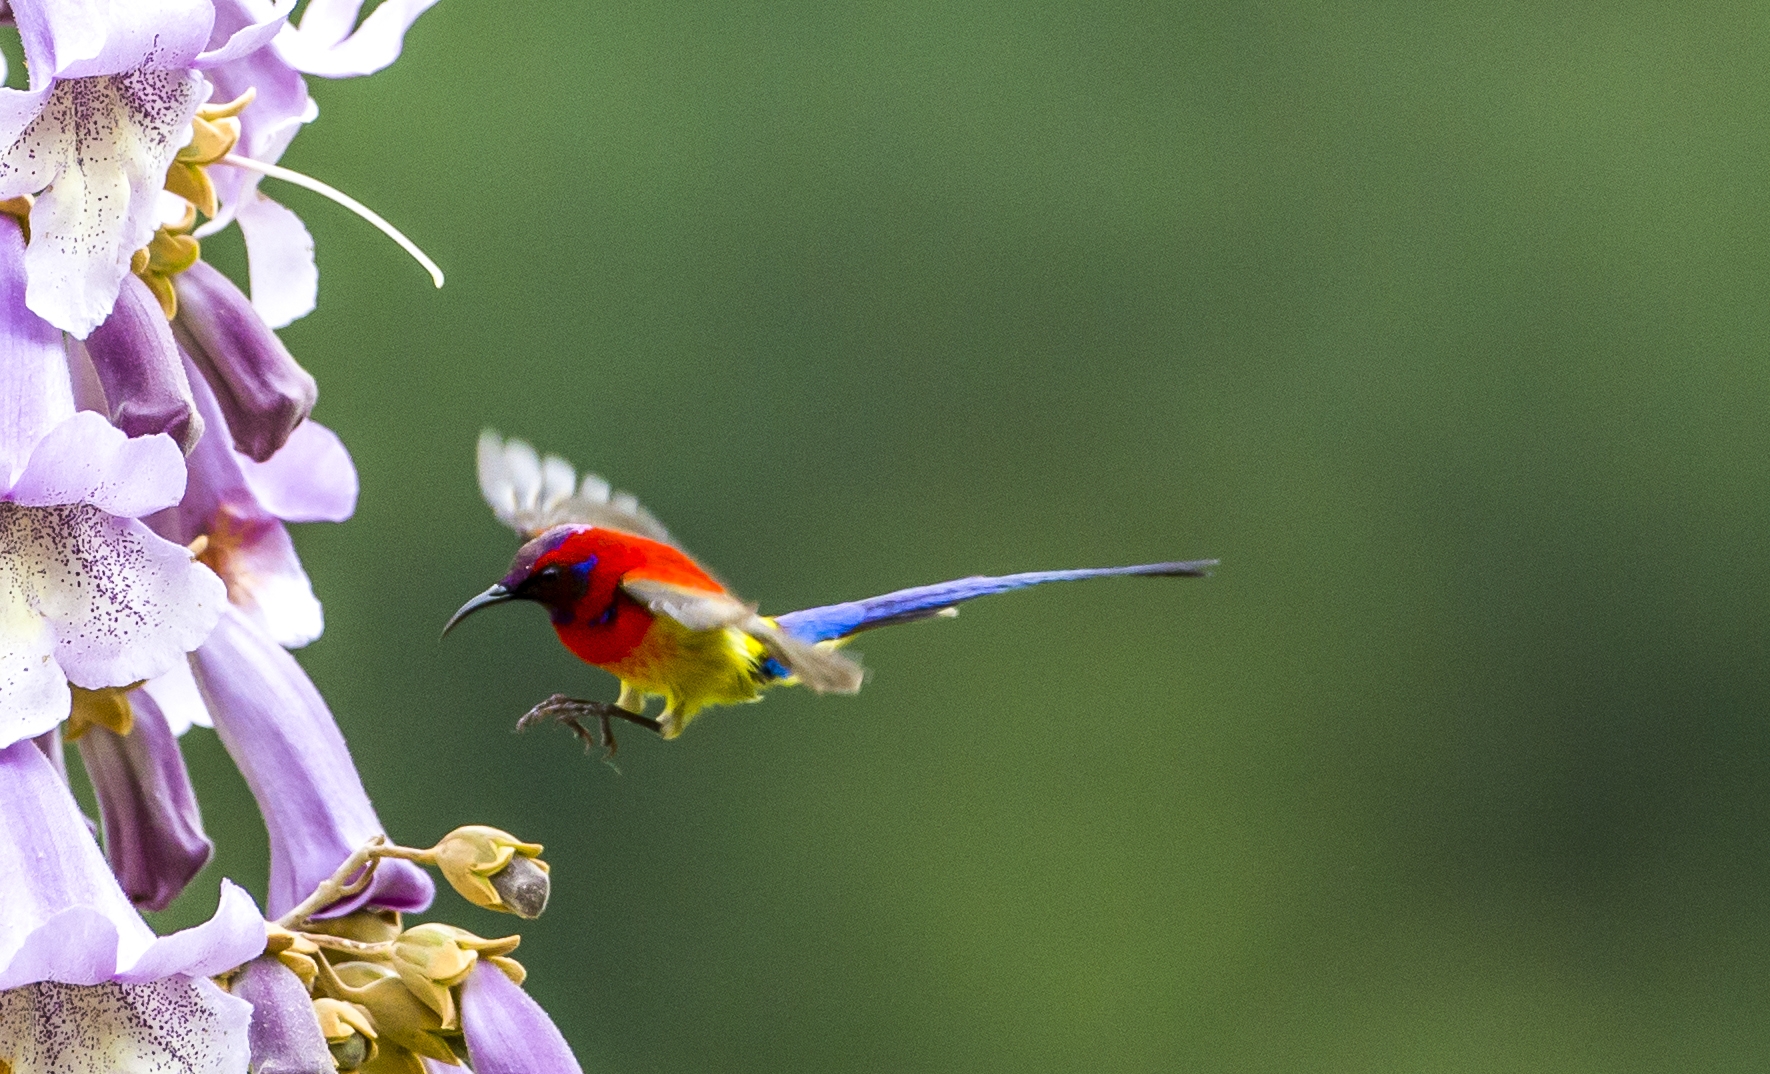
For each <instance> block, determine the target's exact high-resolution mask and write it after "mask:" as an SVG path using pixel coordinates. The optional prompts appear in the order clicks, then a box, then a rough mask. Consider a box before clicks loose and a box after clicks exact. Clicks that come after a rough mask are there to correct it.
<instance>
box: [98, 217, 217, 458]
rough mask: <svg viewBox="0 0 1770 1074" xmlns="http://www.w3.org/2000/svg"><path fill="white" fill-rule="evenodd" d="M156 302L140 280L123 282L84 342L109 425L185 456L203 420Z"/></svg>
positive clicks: (199, 434) (128, 278) (199, 433)
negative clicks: (161, 440)
mask: <svg viewBox="0 0 1770 1074" xmlns="http://www.w3.org/2000/svg"><path fill="white" fill-rule="evenodd" d="M193 241H194V240H193ZM170 288H171V285H170V284H168V285H167V291H166V294H168V295H170V294H171V293H172V292H171V289H170ZM158 298H159V296H158V295H157V294H155V293H154V291H153V290H152V289H151V288H150V286H149V285H148V284H147V283H146V282H144V281H143V280H142V278H141V277H139V276H125V277H123V283H122V290H121V291H119V292H118V294H117V304H116V305H115V306H113V307H111V314H110V316H109V317H107V318H106V319H105V322H104V323H103V324H101V325H99V326H98V327H97V328H95V329H93V330H92V334H91V335H90V336H88V337H86V353H87V354H88V355H90V356H91V358H92V368H93V369H94V370H95V371H96V372H97V373H98V382H99V384H100V385H101V386H102V387H103V388H104V397H105V402H106V404H107V405H108V407H109V409H110V417H111V424H112V425H115V426H116V427H117V428H119V429H121V430H123V432H124V433H126V434H127V435H129V436H146V435H148V434H150V433H166V434H168V435H170V436H171V437H172V439H174V440H176V441H177V442H178V446H179V448H180V449H182V450H183V451H184V453H185V454H186V455H189V454H190V452H191V449H192V448H194V447H196V446H197V441H198V440H199V439H201V438H202V436H203V419H202V417H201V416H199V415H198V414H197V403H196V400H195V399H194V398H193V397H192V396H191V385H190V381H189V380H188V379H187V378H186V377H185V374H184V360H183V359H181V358H180V357H179V355H178V345H177V344H176V343H174V342H173V341H172V329H171V328H169V327H168V326H167V324H166V317H165V316H164V314H163V312H162V308H161V304H160V302H159V301H158Z"/></svg>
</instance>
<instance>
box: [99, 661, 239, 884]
mask: <svg viewBox="0 0 1770 1074" xmlns="http://www.w3.org/2000/svg"><path fill="white" fill-rule="evenodd" d="M129 702H130V709H131V710H132V711H133V713H134V726H133V727H132V728H131V729H130V730H129V732H128V733H127V734H118V733H116V732H115V731H112V730H110V729H109V728H106V727H98V726H94V727H90V728H87V729H86V732H85V733H84V734H82V735H81V736H80V738H79V746H80V759H81V760H82V761H83V762H85V764H86V774H87V776H88V777H89V778H90V779H91V780H92V789H93V791H94V792H96V793H97V795H98V813H99V818H100V820H101V821H102V822H103V824H104V848H105V856H106V857H107V858H108V859H110V863H111V871H112V872H114V873H115V874H116V876H117V880H118V881H119V882H121V883H122V885H123V890H124V892H125V893H126V894H128V896H129V899H130V901H131V902H133V903H134V904H135V905H137V906H139V907H142V908H143V909H147V910H164V909H165V908H166V907H167V906H169V905H170V904H171V902H172V900H173V899H175V898H177V897H178V894H179V892H181V891H183V890H184V887H185V885H186V884H188V883H190V881H191V878H192V877H194V876H196V875H197V872H198V871H199V870H201V869H202V868H203V866H204V865H207V864H208V863H209V857H210V855H211V854H212V853H213V852H214V850H215V844H213V843H211V842H210V841H209V837H208V836H207V835H205V834H204V833H203V819H202V816H201V814H199V812H198V811H197V796H196V793H195V792H194V791H193V790H192V789H191V779H190V773H189V772H187V771H186V770H185V767H184V755H183V754H181V753H180V752H179V750H178V739H177V737H176V736H174V735H173V733H172V728H171V727H170V726H169V725H168V724H167V723H166V717H165V716H164V715H162V714H161V713H160V707H159V706H158V705H156V704H155V703H154V700H153V698H152V697H150V696H148V695H147V694H145V693H143V692H141V691H134V692H133V693H132V694H131V695H130V698H129Z"/></svg>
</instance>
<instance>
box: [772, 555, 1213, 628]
mask: <svg viewBox="0 0 1770 1074" xmlns="http://www.w3.org/2000/svg"><path fill="white" fill-rule="evenodd" d="M1216 565H1217V561H1216V560H1214V559H1195V560H1188V561H1186V562H1183V563H1142V564H1138V565H1137V566H1134V567H1091V568H1083V569H1081V570H1073V571H1027V572H1026V573H1024V574H1004V575H1000V576H998V577H989V576H986V575H974V576H973V577H970V578H955V579H953V580H952V581H950V582H936V583H935V584H934V585H919V586H916V587H914V588H913V589H899V590H897V591H896V592H895V593H885V594H882V595H880V596H877V597H868V598H866V599H865V600H851V601H848V602H847V603H845V604H826V605H824V606H823V607H821V608H806V609H805V610H804V611H798V612H788V613H787V614H786V615H782V616H777V617H776V618H775V623H776V625H778V626H779V627H780V629H781V630H782V631H784V632H786V633H787V634H790V635H792V636H793V637H795V638H798V639H799V640H801V641H810V642H818V641H835V640H837V639H839V638H846V637H848V636H849V635H851V634H858V633H860V632H861V631H863V630H871V629H873V628H874V627H882V626H891V625H892V624H894V623H912V622H915V621H916V620H917V619H928V618H932V617H934V616H937V615H952V614H957V607H956V605H959V604H961V603H963V602H965V601H968V600H972V599H974V598H977V597H987V596H989V595H990V594H991V593H1006V592H1008V591H1009V590H1011V589H1025V588H1026V587H1027V586H1034V585H1044V584H1045V583H1046V582H1077V581H1081V580H1082V579H1084V578H1114V577H1119V576H1121V575H1144V576H1150V575H1153V576H1156V577H1170V578H1202V577H1204V576H1205V575H1207V574H1209V573H1210V570H1209V568H1211V567H1215V566H1216Z"/></svg>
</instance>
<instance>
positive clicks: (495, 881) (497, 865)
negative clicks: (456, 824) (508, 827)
mask: <svg viewBox="0 0 1770 1074" xmlns="http://www.w3.org/2000/svg"><path fill="white" fill-rule="evenodd" d="M433 853H434V854H435V856H436V865H437V868H438V869H441V870H442V874H443V877H444V878H445V879H446V880H448V882H449V886H451V887H453V888H454V889H455V890H456V891H458V892H460V893H461V897H462V898H464V899H466V900H467V901H468V902H470V903H472V904H474V905H475V906H483V907H486V908H487V909H489V910H502V911H504V912H505V913H511V914H515V915H516V916H518V917H521V918H530V919H532V918H536V917H539V916H540V914H541V911H542V910H543V909H545V908H546V906H547V894H548V890H549V882H548V879H547V863H546V862H544V861H541V860H540V855H541V844H539V843H525V842H523V841H522V840H520V839H518V838H516V836H514V835H511V834H510V833H509V832H504V831H499V830H498V829H497V828H488V827H486V826H485V825H483V824H469V825H467V826H465V827H461V828H456V829H455V830H454V831H452V832H450V833H449V834H448V835H446V836H444V837H443V840H442V842H440V843H438V844H436V847H435V849H434V851H433Z"/></svg>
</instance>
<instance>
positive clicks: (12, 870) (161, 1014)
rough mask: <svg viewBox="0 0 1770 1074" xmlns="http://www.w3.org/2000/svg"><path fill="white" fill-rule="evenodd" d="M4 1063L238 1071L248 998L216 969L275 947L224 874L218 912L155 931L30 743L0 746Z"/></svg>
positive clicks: (217, 1073)
mask: <svg viewBox="0 0 1770 1074" xmlns="http://www.w3.org/2000/svg"><path fill="white" fill-rule="evenodd" d="M0 786H4V787H5V788H6V793H5V794H4V795H0V861H4V862H6V863H7V868H5V869H4V870H0V1062H3V1063H6V1064H10V1066H11V1068H12V1069H13V1070H15V1071H18V1072H20V1074H24V1072H26V1071H33V1072H35V1071H62V1070H107V1071H108V1070H124V1069H128V1070H143V1069H156V1070H165V1071H177V1072H180V1074H211V1072H213V1074H224V1072H226V1074H233V1072H237V1071H240V1070H244V1069H245V1067H246V1062H247V1042H246V1026H247V1021H248V1018H249V1017H250V1013H251V1011H250V1007H249V1006H248V1005H247V1004H246V1003H244V1002H242V1001H241V1000H238V999H235V998H234V997H232V996H229V995H227V994H226V993H224V992H222V991H221V990H220V989H219V988H217V987H216V986H215V985H214V984H213V983H211V982H210V981H209V980H208V978H209V977H210V976H211V975H213V974H217V973H223V972H226V971H228V970H231V969H233V968H234V967H236V966H238V965H240V964H241V963H243V962H245V961H246V960H248V959H250V958H252V957H253V956H255V955H256V954H258V953H259V952H260V951H262V950H263V949H264V942H265V931H264V921H263V919H262V918H261V917H260V916H259V914H258V911H257V908H256V907H255V906H253V904H252V900H251V898H250V897H249V896H247V895H246V893H245V892H243V891H241V890H240V889H239V888H237V887H235V886H233V885H232V884H230V883H228V882H226V881H223V882H222V889H221V903H220V906H219V907H218V908H217V909H216V911H215V916H214V917H212V918H211V919H210V920H209V921H207V922H206V923H204V924H202V925H198V926H196V927H195V928H191V929H186V930H185V931H183V932H178V933H174V934H172V935H170V936H155V935H154V934H153V932H152V930H150V929H149V928H148V927H147V924H146V923H145V922H143V921H142V920H141V918H140V916H139V915H137V914H136V912H135V910H134V909H133V908H132V907H131V906H130V905H129V901H128V899H127V897H126V896H125V895H124V894H123V891H122V889H120V888H119V887H118V886H117V883H116V880H115V879H113V878H112V876H111V873H110V870H109V868H107V866H106V865H105V861H104V858H103V857H102V856H101V855H100V854H99V851H98V847H97V845H96V844H94V843H93V841H92V838H91V836H90V835H89V834H88V833H87V831H86V828H85V824H84V821H83V819H82V817H81V815H80V810H79V807H78V806H77V805H75V804H74V799H73V796H72V795H71V794H69V793H68V788H67V785H66V784H65V783H63V782H62V779H61V777H60V776H58V775H57V774H56V772H55V769H54V768H53V767H52V766H51V765H50V763H49V761H48V760H47V759H46V758H45V757H44V756H43V754H42V753H41V752H40V751H39V750H38V749H37V747H36V746H35V745H34V744H32V743H30V742H17V743H14V744H13V745H11V746H9V747H6V748H5V749H3V750H0Z"/></svg>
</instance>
